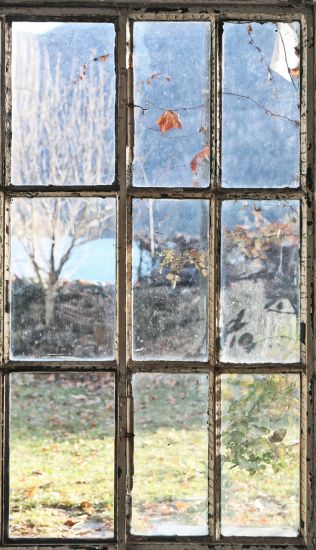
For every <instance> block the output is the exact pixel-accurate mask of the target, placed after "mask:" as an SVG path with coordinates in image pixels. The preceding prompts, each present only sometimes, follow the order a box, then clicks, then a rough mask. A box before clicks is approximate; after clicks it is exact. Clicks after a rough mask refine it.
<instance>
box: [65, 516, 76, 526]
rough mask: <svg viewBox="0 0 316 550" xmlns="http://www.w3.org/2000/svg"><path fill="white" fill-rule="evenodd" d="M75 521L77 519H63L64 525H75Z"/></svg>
mask: <svg viewBox="0 0 316 550" xmlns="http://www.w3.org/2000/svg"><path fill="white" fill-rule="evenodd" d="M76 523H78V521H75V520H74V519H71V518H69V519H67V520H66V521H65V523H64V525H67V527H73V525H76Z"/></svg>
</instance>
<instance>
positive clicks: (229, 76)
mask: <svg viewBox="0 0 316 550" xmlns="http://www.w3.org/2000/svg"><path fill="white" fill-rule="evenodd" d="M299 77H300V26H299V23H296V22H294V23H264V24H262V23H242V24H239V23H225V24H224V33H223V91H222V102H223V106H222V185H223V186H224V187H298V185H299V170H300V160H299V159H300V78H299Z"/></svg>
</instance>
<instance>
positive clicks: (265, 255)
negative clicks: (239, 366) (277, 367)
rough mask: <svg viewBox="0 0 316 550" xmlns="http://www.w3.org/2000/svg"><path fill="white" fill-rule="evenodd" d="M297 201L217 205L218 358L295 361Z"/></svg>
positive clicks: (252, 361) (298, 272)
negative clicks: (219, 219) (219, 214)
mask: <svg viewBox="0 0 316 550" xmlns="http://www.w3.org/2000/svg"><path fill="white" fill-rule="evenodd" d="M299 242H300V210H299V202H298V201H247V200H241V201H225V202H224V203H223V205H222V246H221V253H222V266H221V284H222V289H221V354H220V357H221V360H222V361H228V362H241V363H243V362H245V363H254V362H260V363H263V362H278V363H291V362H296V361H299V360H300V344H299V336H300V335H299V314H300V290H299V288H300V258H299V249H300V244H299Z"/></svg>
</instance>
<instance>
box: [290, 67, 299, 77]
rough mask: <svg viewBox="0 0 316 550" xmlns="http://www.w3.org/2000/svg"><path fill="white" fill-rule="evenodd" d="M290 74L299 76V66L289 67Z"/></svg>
mask: <svg viewBox="0 0 316 550" xmlns="http://www.w3.org/2000/svg"><path fill="white" fill-rule="evenodd" d="M290 75H291V76H294V78H299V77H300V68H299V67H295V69H290Z"/></svg>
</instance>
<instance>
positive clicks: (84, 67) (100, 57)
mask: <svg viewBox="0 0 316 550" xmlns="http://www.w3.org/2000/svg"><path fill="white" fill-rule="evenodd" d="M110 55H111V54H110V53H105V54H102V55H98V57H94V58H93V59H91V61H89V62H88V63H84V64H83V65H82V69H81V73H80V74H79V76H78V78H76V79H75V80H74V81H73V84H74V86H77V84H79V82H80V80H84V79H85V78H86V74H87V69H88V67H89V65H90V64H91V63H93V62H94V61H107V60H108V59H109V57H110Z"/></svg>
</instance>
